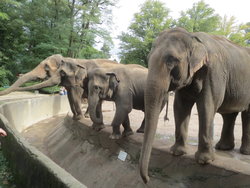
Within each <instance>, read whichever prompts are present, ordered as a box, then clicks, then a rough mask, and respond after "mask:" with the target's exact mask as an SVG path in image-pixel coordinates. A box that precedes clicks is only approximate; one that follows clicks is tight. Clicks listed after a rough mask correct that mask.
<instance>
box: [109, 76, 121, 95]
mask: <svg viewBox="0 0 250 188" xmlns="http://www.w3.org/2000/svg"><path fill="white" fill-rule="evenodd" d="M106 75H107V76H109V88H108V92H107V97H108V98H109V99H111V98H112V97H113V96H114V94H115V92H116V91H117V88H118V85H119V82H120V80H119V78H118V77H117V76H116V74H115V73H113V72H112V73H106Z"/></svg>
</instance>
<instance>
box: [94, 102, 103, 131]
mask: <svg viewBox="0 0 250 188" xmlns="http://www.w3.org/2000/svg"><path fill="white" fill-rule="evenodd" d="M96 114H97V117H99V118H100V121H101V123H98V124H97V123H93V124H92V128H93V129H94V130H96V131H100V130H101V129H103V128H104V123H103V115H102V101H99V102H98V104H97V107H96Z"/></svg>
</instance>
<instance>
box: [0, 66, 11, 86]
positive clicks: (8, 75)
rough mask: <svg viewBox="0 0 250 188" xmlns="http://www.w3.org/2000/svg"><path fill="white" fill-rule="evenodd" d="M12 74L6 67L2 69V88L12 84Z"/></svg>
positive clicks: (0, 70) (0, 74)
mask: <svg viewBox="0 0 250 188" xmlns="http://www.w3.org/2000/svg"><path fill="white" fill-rule="evenodd" d="M12 76H13V75H12V73H11V72H10V71H9V70H6V69H5V68H4V67H0V86H1V87H3V86H7V85H9V84H10V81H9V80H10V78H11V77H12Z"/></svg>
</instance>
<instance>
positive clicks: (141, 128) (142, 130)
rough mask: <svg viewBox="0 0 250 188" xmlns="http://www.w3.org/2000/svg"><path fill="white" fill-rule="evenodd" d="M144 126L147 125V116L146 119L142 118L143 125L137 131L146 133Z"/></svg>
mask: <svg viewBox="0 0 250 188" xmlns="http://www.w3.org/2000/svg"><path fill="white" fill-rule="evenodd" d="M144 127H145V117H144V119H143V120H142V123H141V126H140V128H139V129H137V131H136V132H137V133H144Z"/></svg>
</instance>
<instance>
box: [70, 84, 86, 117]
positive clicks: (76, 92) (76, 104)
mask: <svg viewBox="0 0 250 188" xmlns="http://www.w3.org/2000/svg"><path fill="white" fill-rule="evenodd" d="M66 89H67V91H68V94H67V95H68V100H69V104H70V108H71V111H72V113H73V119H74V120H80V119H81V118H82V111H81V107H80V102H81V98H80V96H81V94H82V88H80V87H73V88H72V87H70V88H69V87H66Z"/></svg>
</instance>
